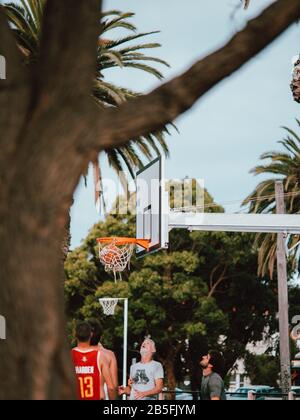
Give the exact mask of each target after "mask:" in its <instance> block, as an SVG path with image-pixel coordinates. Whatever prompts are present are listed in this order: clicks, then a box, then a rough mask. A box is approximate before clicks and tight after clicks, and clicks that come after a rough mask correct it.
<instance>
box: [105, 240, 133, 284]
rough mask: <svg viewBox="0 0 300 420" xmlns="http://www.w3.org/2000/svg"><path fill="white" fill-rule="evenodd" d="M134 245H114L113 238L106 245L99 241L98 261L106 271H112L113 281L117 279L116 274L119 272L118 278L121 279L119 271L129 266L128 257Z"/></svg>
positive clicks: (130, 255)
mask: <svg viewBox="0 0 300 420" xmlns="http://www.w3.org/2000/svg"><path fill="white" fill-rule="evenodd" d="M134 247H135V244H126V245H116V242H115V240H114V239H112V241H111V243H110V244H108V245H107V244H106V245H103V244H101V243H99V258H100V261H101V263H102V264H103V265H104V268H105V271H106V272H110V271H111V272H113V273H114V277H115V281H117V275H116V274H117V273H120V280H122V277H121V272H122V271H124V270H125V269H126V267H129V266H130V258H131V257H132V253H133V249H134ZM129 268H130V267H129Z"/></svg>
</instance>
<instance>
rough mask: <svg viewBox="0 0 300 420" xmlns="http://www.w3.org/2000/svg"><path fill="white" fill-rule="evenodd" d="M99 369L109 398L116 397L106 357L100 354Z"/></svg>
mask: <svg viewBox="0 0 300 420" xmlns="http://www.w3.org/2000/svg"><path fill="white" fill-rule="evenodd" d="M100 371H101V373H102V376H103V379H104V382H105V383H106V386H107V392H108V396H109V399H110V400H115V399H116V389H115V386H114V383H113V380H112V377H111V374H110V371H109V365H108V361H107V359H106V357H105V356H104V355H101V357H100Z"/></svg>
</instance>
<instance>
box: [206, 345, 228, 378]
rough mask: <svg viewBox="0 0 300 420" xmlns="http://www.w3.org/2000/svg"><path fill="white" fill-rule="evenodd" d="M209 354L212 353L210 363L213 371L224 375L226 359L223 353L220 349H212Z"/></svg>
mask: <svg viewBox="0 0 300 420" xmlns="http://www.w3.org/2000/svg"><path fill="white" fill-rule="evenodd" d="M208 354H209V355H210V360H209V364H210V365H212V370H213V372H215V373H218V374H219V375H220V376H223V375H224V370H225V360H224V357H223V355H222V353H220V352H219V351H215V350H210V351H209V352H208Z"/></svg>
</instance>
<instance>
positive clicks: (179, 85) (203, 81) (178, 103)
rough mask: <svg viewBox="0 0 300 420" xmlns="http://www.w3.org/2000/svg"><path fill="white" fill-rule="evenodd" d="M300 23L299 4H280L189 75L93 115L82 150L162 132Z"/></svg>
mask: <svg viewBox="0 0 300 420" xmlns="http://www.w3.org/2000/svg"><path fill="white" fill-rule="evenodd" d="M299 18H300V0H278V1H277V2H276V3H274V4H272V5H271V6H270V7H268V8H267V9H266V10H265V11H264V12H263V13H262V14H261V15H260V16H259V17H258V18H256V19H253V20H251V21H250V22H249V23H248V25H247V26H246V28H245V29H244V30H243V31H241V32H239V33H238V34H236V35H235V36H234V37H233V38H232V39H231V40H230V41H229V42H228V43H227V45H225V46H224V47H223V48H221V49H220V50H218V51H216V52H215V53H213V54H211V55H209V56H207V57H206V58H204V59H203V60H200V61H198V62H197V63H196V64H195V65H194V66H192V67H191V68H190V69H189V70H188V71H187V72H186V73H184V74H182V75H181V76H179V77H177V78H175V79H173V80H171V81H170V82H168V83H166V84H164V85H162V86H161V87H159V88H158V89H156V90H154V91H153V92H152V93H150V94H148V95H145V96H143V97H140V98H138V99H136V100H132V101H130V102H129V103H127V104H124V105H123V106H122V107H120V108H119V109H109V110H106V111H104V112H103V113H102V115H101V116H100V117H99V110H98V109H95V111H94V112H93V113H92V112H91V113H90V114H89V115H88V116H87V119H89V128H90V127H91V126H93V127H94V130H95V131H94V133H93V135H92V136H91V137H89V138H87V137H86V138H84V139H82V144H81V147H82V148H87V149H89V148H92V149H99V147H101V148H102V149H107V148H112V147H116V146H120V145H122V144H124V143H126V142H127V141H128V140H129V139H132V138H136V137H137V136H140V135H144V134H146V133H149V132H150V131H154V130H157V129H160V128H161V127H162V126H163V125H165V124H167V123H169V122H171V121H174V120H175V119H176V118H177V117H178V116H179V115H181V114H182V113H184V112H185V111H187V110H188V109H190V108H191V107H192V106H193V105H194V104H195V102H196V101H197V100H198V99H199V98H200V97H201V96H203V95H204V94H205V93H206V92H208V91H209V90H210V89H211V88H212V87H214V86H215V85H216V84H217V83H219V82H220V81H221V80H223V79H225V78H226V77H228V76H230V75H231V74H232V73H234V72H235V71H237V70H238V69H240V68H241V67H242V66H243V65H244V64H245V63H247V62H248V61H249V60H250V59H251V58H252V57H254V56H255V55H256V54H258V53H259V52H260V51H262V50H263V49H264V48H265V47H266V46H268V45H269V44H270V43H271V42H272V41H273V40H274V39H276V38H277V37H278V36H279V35H280V34H281V33H282V32H283V31H284V30H285V29H287V28H288V27H289V26H290V25H291V24H292V23H293V22H295V21H296V20H297V19H299Z"/></svg>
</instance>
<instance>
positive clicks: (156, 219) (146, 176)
mask: <svg viewBox="0 0 300 420" xmlns="http://www.w3.org/2000/svg"><path fill="white" fill-rule="evenodd" d="M136 184H137V208H136V237H137V238H138V239H149V240H150V247H149V250H148V251H147V250H144V249H143V248H141V247H137V256H138V257H142V256H144V255H148V254H149V253H153V252H156V251H159V250H161V249H167V248H168V246H169V226H168V216H169V202H168V193H167V192H166V191H165V160H164V158H163V157H159V158H157V159H155V160H154V161H153V162H151V163H149V165H147V166H145V167H144V168H143V169H141V170H140V171H139V172H138V173H137V175H136Z"/></svg>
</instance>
